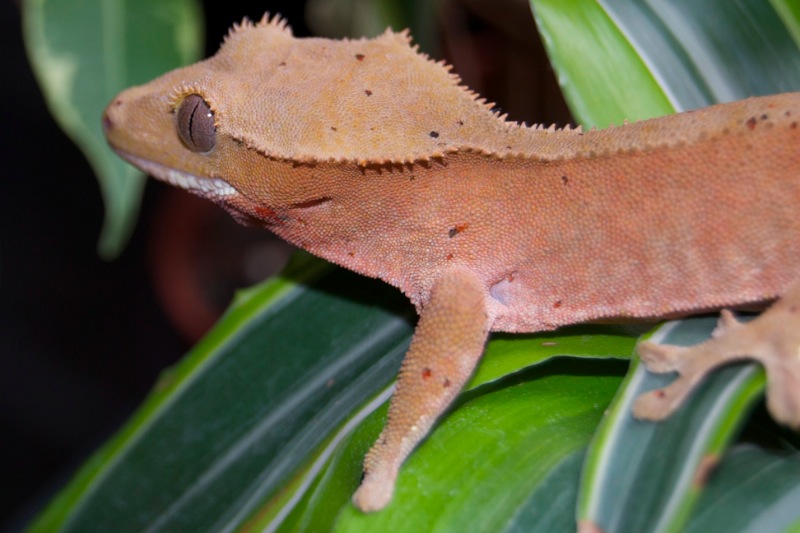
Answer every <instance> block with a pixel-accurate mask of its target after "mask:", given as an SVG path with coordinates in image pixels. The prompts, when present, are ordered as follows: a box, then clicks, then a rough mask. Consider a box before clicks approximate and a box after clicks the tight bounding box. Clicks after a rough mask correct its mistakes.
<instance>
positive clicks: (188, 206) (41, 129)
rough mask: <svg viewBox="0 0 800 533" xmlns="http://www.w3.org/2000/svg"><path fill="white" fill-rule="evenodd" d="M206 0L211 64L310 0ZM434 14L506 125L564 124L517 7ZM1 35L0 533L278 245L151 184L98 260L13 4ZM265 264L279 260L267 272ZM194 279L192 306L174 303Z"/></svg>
mask: <svg viewBox="0 0 800 533" xmlns="http://www.w3.org/2000/svg"><path fill="white" fill-rule="evenodd" d="M206 4H207V5H206V8H205V16H206V29H207V44H206V55H210V54H213V53H214V52H215V51H216V49H217V47H218V45H219V43H220V42H221V40H222V38H223V36H224V35H225V33H226V32H227V29H228V27H229V26H230V25H231V24H232V23H233V22H235V21H239V20H241V18H242V17H243V16H245V15H247V16H249V17H250V18H252V19H259V18H260V17H261V15H262V14H263V12H264V11H265V10H269V11H270V12H273V13H276V12H279V13H281V14H282V15H284V16H285V17H286V18H287V19H288V20H289V22H290V24H291V26H292V28H293V30H294V33H295V34H296V35H298V36H304V35H308V29H307V28H306V26H305V19H304V13H303V11H304V2H300V1H263V0H262V1H258V2H253V1H238V0H226V1H225V2H210V1H209V2H206ZM210 6H213V9H212V8H211V7H210ZM442 6H443V7H442V8H441V9H440V10H439V13H438V14H437V17H438V19H437V25H439V26H441V28H442V35H443V37H442V39H441V43H440V47H439V49H438V50H435V51H434V50H430V51H429V52H430V53H432V54H434V55H436V56H437V58H444V59H447V60H448V61H450V62H451V63H453V64H454V66H455V70H456V71H457V72H459V74H461V75H462V77H463V78H464V81H465V83H466V84H467V85H469V86H470V87H472V88H473V89H476V90H477V91H478V92H480V93H482V94H483V95H484V96H487V97H488V98H489V100H491V101H495V102H498V103H499V104H500V106H501V107H502V108H503V111H504V112H509V114H510V118H512V119H515V120H521V121H524V120H527V121H533V120H535V121H537V122H546V123H548V124H549V123H550V122H552V121H558V122H559V123H563V122H564V121H565V119H566V118H567V115H566V112H565V107H564V104H563V102H562V101H561V99H560V96H559V94H558V90H557V87H556V86H555V83H554V81H553V79H552V75H551V73H550V72H549V70H548V66H547V63H546V59H545V57H544V54H543V51H542V49H541V46H540V44H539V41H538V36H537V35H536V33H535V28H534V25H533V18H532V17H531V15H530V12H529V7H528V3H527V2H526V1H524V0H506V1H502V2H500V1H494V2H487V1H484V2H481V1H477V0H472V1H467V0H464V1H456V0H452V1H444V2H442ZM0 24H2V31H0V40H2V41H0V53H1V54H2V67H3V71H4V74H3V80H4V81H3V82H2V83H0V116H1V117H2V127H0V155H1V156H2V157H1V158H0V162H2V170H0V176H1V177H0V183H2V188H0V483H1V484H2V485H1V486H0V493H1V494H2V495H3V496H2V498H0V528H2V529H10V530H15V529H18V528H20V527H22V526H23V525H24V524H25V523H26V522H27V521H28V520H30V518H31V517H32V516H33V515H34V514H35V513H36V512H37V511H38V510H39V509H40V508H41V506H42V505H44V504H46V502H47V501H48V500H49V499H50V498H51V497H52V496H53V495H54V493H55V492H56V491H57V490H58V488H59V487H61V486H62V485H63V484H64V483H65V482H67V481H68V480H69V477H70V475H71V473H72V472H74V470H75V469H76V468H78V467H79V466H80V465H81V463H82V462H83V461H84V460H85V459H86V458H87V457H88V456H89V455H90V454H91V452H92V451H93V450H94V449H96V447H97V446H99V445H100V444H101V443H102V442H103V441H104V440H105V439H106V438H108V437H109V436H110V435H111V434H112V433H113V432H114V431H115V430H116V429H117V428H118V427H119V425H120V424H122V423H123V422H124V421H125V419H126V418H127V417H128V416H129V415H130V414H131V412H132V411H133V410H134V409H135V408H136V406H137V405H138V404H139V402H140V401H141V400H142V398H143V397H144V395H145V394H146V393H147V391H148V390H149V389H150V387H151V386H152V385H153V383H154V381H155V380H156V378H157V376H158V374H159V372H160V371H161V370H162V369H163V368H165V367H167V366H169V365H171V364H173V363H175V362H176V361H177V360H178V359H179V358H180V356H181V355H182V354H183V353H185V352H186V351H187V350H188V349H189V347H190V346H191V345H192V343H193V342H194V341H195V340H196V339H197V337H198V336H199V335H201V334H202V332H203V330H204V329H205V328H207V327H208V325H209V324H210V323H211V322H212V321H213V319H214V317H215V316H216V315H217V314H218V313H219V312H221V310H222V309H224V306H225V305H226V304H227V302H228V301H229V299H230V297H231V295H232V292H233V290H234V288H235V287H236V286H239V285H243V284H248V283H252V282H253V281H256V280H257V279H259V278H260V277H263V276H264V275H266V274H268V273H269V272H270V271H271V270H273V269H274V268H278V267H279V266H280V261H281V258H282V257H284V256H285V253H286V249H285V248H283V247H280V246H277V245H275V244H274V242H273V241H271V240H270V237H269V236H268V235H267V234H263V233H262V232H258V233H257V234H254V233H253V232H252V231H250V230H245V229H243V228H239V227H237V226H235V225H234V224H233V223H232V222H230V221H229V220H228V218H227V215H224V214H222V211H221V210H217V209H216V208H214V207H213V206H211V205H210V204H206V203H203V202H200V201H196V200H195V199H194V198H193V197H190V196H189V195H188V194H185V193H183V192H179V191H173V190H171V189H169V188H168V187H166V186H164V185H162V184H159V183H155V182H153V181H152V180H151V181H150V182H149V183H148V185H147V188H146V190H145V194H144V198H143V203H142V210H141V214H140V219H139V222H138V224H137V227H136V230H135V232H134V234H133V237H132V239H131V241H130V243H129V244H128V246H127V247H126V249H125V251H124V252H123V253H122V254H121V256H120V257H119V258H117V259H116V260H113V261H104V260H102V259H100V258H99V257H98V255H97V251H96V250H97V248H96V246H97V239H98V236H99V231H100V228H101V224H102V217H103V205H102V202H101V197H100V192H99V188H98V185H97V182H96V180H95V178H94V176H93V174H92V171H91V169H90V168H89V166H88V164H87V163H86V161H85V159H84V158H83V156H82V155H81V153H80V152H79V151H78V150H77V149H76V148H75V146H74V145H73V144H72V142H71V141H70V140H69V139H67V138H66V137H65V136H64V135H63V134H62V133H61V131H60V130H59V129H58V127H57V126H56V124H55V122H54V121H53V119H52V118H51V117H50V115H49V113H48V111H47V109H46V108H45V105H44V101H43V99H42V96H41V93H40V91H39V89H38V87H37V86H36V83H35V80H34V78H33V75H32V73H31V70H30V67H29V66H28V63H27V59H26V57H25V53H24V47H23V43H22V35H21V28H20V6H19V4H18V3H17V2H13V1H11V0H5V1H0ZM395 29H396V30H399V29H401V28H395ZM98 120H99V117H98ZM209 228H211V230H209ZM273 252H274V253H273ZM266 256H269V257H272V256H276V257H277V259H276V263H275V264H274V265H272V266H268V267H264V266H263V265H264V264H265V263H268V262H269V261H267V260H266V259H267V257H266ZM176 258H177V259H176ZM254 263H255V266H254ZM189 271H191V273H190V272H189ZM187 280H194V281H195V282H196V283H194V285H192V284H191V283H190V284H189V285H190V286H194V287H195V288H196V289H197V290H196V291H195V292H196V293H197V294H195V297H196V299H195V300H192V299H191V298H188V300H187V298H182V297H181V295H180V294H177V295H176V292H180V291H178V289H176V287H184V286H186V285H187ZM189 288H191V287H189Z"/></svg>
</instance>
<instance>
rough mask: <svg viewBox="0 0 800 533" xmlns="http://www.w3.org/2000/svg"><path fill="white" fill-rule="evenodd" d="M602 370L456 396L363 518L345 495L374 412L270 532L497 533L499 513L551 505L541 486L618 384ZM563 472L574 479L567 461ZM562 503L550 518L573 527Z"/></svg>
mask: <svg viewBox="0 0 800 533" xmlns="http://www.w3.org/2000/svg"><path fill="white" fill-rule="evenodd" d="M616 368H617V369H619V368H620V366H617V367H616ZM608 372H609V368H608V366H607V365H606V364H604V362H603V361H598V360H594V361H589V360H587V361H585V362H577V361H571V360H569V361H568V360H558V361H551V362H550V363H548V364H545V365H541V366H539V367H536V369H533V370H529V371H527V372H524V373H523V374H522V375H518V376H515V377H512V378H507V379H508V381H507V382H505V383H502V384H497V386H487V387H485V388H483V390H481V389H478V390H476V391H474V392H473V393H471V394H468V395H466V396H465V397H462V399H461V400H460V401H459V402H458V405H457V406H456V408H455V409H453V410H452V411H451V412H450V414H449V415H448V416H447V417H446V418H445V419H444V420H443V421H442V422H441V424H440V425H439V426H438V427H437V428H436V432H435V436H434V437H432V438H429V439H428V440H426V441H425V442H424V443H423V444H422V445H421V446H420V447H419V448H418V449H417V450H415V452H414V454H413V455H412V456H411V457H410V458H409V460H408V461H407V462H406V464H405V465H404V467H403V469H402V471H401V474H400V477H399V479H398V484H397V489H396V493H395V496H394V498H393V500H392V502H391V503H390V504H389V506H388V507H387V508H386V509H384V510H383V511H381V512H379V513H373V514H369V515H365V514H363V513H360V512H358V511H356V510H355V508H354V507H352V505H350V503H349V498H350V495H352V493H353V491H354V490H355V488H356V487H357V484H358V481H359V479H360V474H361V460H362V458H363V454H364V452H365V451H366V449H367V447H368V446H369V445H371V444H372V442H373V441H374V439H375V438H376V437H377V434H378V432H379V431H380V429H381V426H382V422H383V418H384V414H385V410H381V411H380V412H379V413H377V416H375V415H373V419H372V420H370V421H369V423H368V424H366V425H365V426H364V427H363V429H360V430H359V431H357V432H356V433H355V434H353V436H352V437H351V438H350V439H349V441H348V442H346V443H345V444H346V445H345V446H341V447H340V448H339V449H338V451H337V454H336V455H335V456H334V457H333V459H332V461H331V462H330V463H329V464H328V465H327V466H326V468H325V469H324V471H323V472H321V473H320V475H319V477H318V482H317V483H316V484H315V485H314V487H313V490H310V491H309V492H308V494H307V495H306V496H305V497H304V498H303V500H302V501H300V502H299V503H298V505H297V508H296V509H295V512H294V513H293V516H291V517H289V519H288V520H287V521H286V522H285V523H283V524H282V527H280V528H279V529H277V530H278V531H297V530H301V531H326V530H330V529H331V526H334V527H333V530H335V531H386V532H389V531H432V530H437V531H454V532H455V531H467V530H472V531H503V530H504V529H506V528H509V527H511V525H513V524H514V523H516V522H515V521H513V520H512V521H511V522H510V521H509V517H513V516H516V515H518V514H523V515H524V514H525V513H526V512H527V509H528V506H530V505H534V506H536V507H539V508H542V507H544V506H549V505H551V504H553V503H555V501H554V497H556V499H558V495H557V494H554V493H552V492H549V491H547V490H544V489H545V487H547V486H552V485H554V484H555V485H556V486H559V485H561V484H563V483H562V482H563V479H561V478H559V477H555V478H554V476H555V475H556V473H557V472H559V471H563V469H565V468H566V467H565V466H564V465H563V463H564V462H565V461H568V460H569V459H571V460H572V461H573V462H574V455H575V453H577V452H579V451H580V450H581V449H582V448H583V447H584V446H585V445H586V443H587V442H588V440H589V438H590V437H591V434H592V432H593V431H594V428H595V426H596V424H597V421H598V420H599V418H600V416H601V415H602V411H603V409H604V407H605V406H606V405H607V403H608V401H609V399H610V397H611V396H612V395H613V393H614V390H615V389H616V387H617V385H618V384H619V381H620V377H619V376H618V375H616V374H613V373H612V374H609V373H608ZM568 466H570V467H571V468H572V472H573V473H572V476H573V477H572V481H573V482H574V481H575V480H576V479H577V471H576V470H575V468H574V467H575V465H574V464H573V463H572V462H570V463H568ZM559 469H561V470H559ZM342 480H346V481H345V482H343V481H342ZM461 488H463V489H461ZM563 503H564V502H562V508H563V507H568V508H569V512H568V513H566V517H565V516H564V514H563V513H561V512H556V513H554V515H553V517H552V519H553V520H554V521H559V520H560V521H562V522H563V521H565V519H566V520H567V521H569V523H571V524H574V522H573V519H572V516H571V515H572V509H573V504H572V502H570V503H569V504H568V505H567V506H564V505H563ZM273 525H274V524H260V525H259V527H267V528H269V529H271V527H272V526H273Z"/></svg>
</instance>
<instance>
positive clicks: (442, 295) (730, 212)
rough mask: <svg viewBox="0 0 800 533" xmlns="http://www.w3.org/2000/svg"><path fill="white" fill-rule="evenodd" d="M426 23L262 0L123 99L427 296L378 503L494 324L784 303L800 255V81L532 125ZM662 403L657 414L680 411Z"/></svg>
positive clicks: (236, 186) (373, 466)
mask: <svg viewBox="0 0 800 533" xmlns="http://www.w3.org/2000/svg"><path fill="white" fill-rule="evenodd" d="M409 41H410V40H409V37H408V36H407V34H404V33H401V34H395V33H391V32H387V33H385V34H384V35H382V36H380V37H378V38H376V39H372V40H366V39H361V40H345V41H331V40H327V39H297V38H295V37H293V36H292V34H291V31H290V30H289V28H288V27H287V25H286V24H285V22H283V21H282V20H280V19H278V18H274V19H272V20H269V19H268V18H266V17H265V18H264V19H263V20H262V21H261V22H259V23H256V24H253V23H250V22H247V21H245V22H244V23H243V24H242V25H239V26H236V27H235V28H234V30H233V31H232V32H231V34H230V35H229V36H228V38H227V39H226V42H225V43H224V44H223V46H222V47H221V49H220V51H219V52H218V53H217V54H216V55H215V56H214V57H212V58H210V59H208V60H205V61H203V62H200V63H198V64H196V65H192V66H189V67H185V68H183V69H178V70H176V71H173V72H171V73H168V74H165V75H164V76H162V77H161V78H158V79H156V80H154V81H153V82H151V83H149V84H147V85H143V86H140V87H134V88H131V89H129V90H127V91H125V92H123V93H122V94H120V95H119V96H118V97H117V98H116V99H115V100H114V101H113V102H112V103H111V104H110V105H109V107H108V108H107V110H106V112H105V114H104V118H103V121H104V128H105V131H106V135H107V138H108V141H109V143H110V144H111V146H112V147H113V148H114V149H115V150H116V151H117V153H118V154H119V155H120V156H122V157H123V158H124V159H126V160H128V161H130V162H131V163H133V164H134V165H136V166H138V167H140V168H142V169H143V170H145V171H146V172H148V173H150V174H151V175H153V176H155V177H156V178H159V179H161V180H164V181H167V182H170V183H172V184H174V185H177V186H180V187H183V188H186V189H188V190H191V191H192V192H194V193H196V194H200V195H202V196H204V197H206V198H209V199H210V200H212V201H214V202H216V203H218V204H220V205H222V206H223V207H225V208H226V209H227V210H228V211H230V212H231V214H232V215H233V216H234V217H236V218H237V219H238V220H239V221H241V222H243V223H247V224H255V225H260V226H263V227H266V228H268V229H270V230H271V231H273V232H275V233H276V234H278V235H280V236H281V237H283V238H284V239H286V240H287V241H289V242H291V243H293V244H295V245H297V246H299V247H302V248H304V249H306V250H308V251H310V252H312V253H314V254H316V255H319V256H321V257H324V258H326V259H328V260H330V261H332V262H334V263H337V264H339V265H342V266H344V267H346V268H349V269H351V270H354V271H357V272H360V273H362V274H365V275H368V276H372V277H378V278H380V279H383V280H384V281H386V282H388V283H390V284H392V285H394V286H396V287H398V288H399V289H400V290H402V291H403V292H404V293H405V294H406V295H407V296H408V297H409V298H410V300H411V301H412V302H413V304H414V305H415V306H416V308H417V311H418V312H419V314H420V322H419V324H418V326H417V331H416V332H415V335H414V339H413V341H412V345H411V348H410V350H409V353H408V354H407V356H406V359H405V361H404V363H403V367H402V369H401V372H400V376H399V378H398V387H397V392H396V394H395V396H394V398H393V400H392V404H391V407H390V411H389V419H388V422H387V426H386V428H385V429H384V432H383V433H382V434H381V437H380V438H379V439H378V442H377V443H376V444H375V446H374V447H373V449H372V450H371V451H370V453H369V454H368V456H367V459H366V461H365V478H364V481H363V483H362V486H361V488H360V489H359V491H358V492H357V493H356V495H355V497H354V502H355V503H356V505H357V506H359V507H360V508H361V509H363V510H377V509H380V508H381V507H383V506H384V505H385V504H386V503H388V501H389V499H390V498H391V493H392V488H393V486H394V481H395V478H396V476H397V472H398V469H399V467H400V465H401V463H402V461H403V460H404V459H405V457H406V456H407V455H408V454H409V453H410V452H411V450H412V449H413V447H414V446H415V445H416V443H417V442H418V441H419V440H420V439H421V438H422V437H423V436H424V435H425V434H426V433H427V431H428V430H429V429H430V427H431V426H432V424H433V423H434V422H435V420H436V418H437V416H438V415H439V414H441V412H443V411H444V409H446V407H447V406H448V405H449V403H450V402H451V401H452V399H453V398H454V397H455V396H456V395H457V393H458V392H459V390H460V389H461V387H462V386H463V384H464V383H465V381H466V380H467V379H468V377H469V375H470V374H471V372H472V371H473V369H474V367H475V365H476V364H477V362H478V360H479V358H480V356H481V354H482V352H483V346H484V343H485V341H486V337H487V335H488V333H489V332H490V331H507V332H536V331H544V330H551V329H555V328H557V327H560V326H563V325H567V324H575V323H580V322H589V321H596V322H597V321H599V322H604V321H620V320H655V319H662V318H667V317H674V316H682V315H686V314H690V313H697V312H702V311H708V310H713V309H719V308H724V307H732V306H742V305H759V304H764V303H766V302H769V301H771V300H774V299H775V298H777V297H780V296H782V295H785V294H787V292H789V290H790V287H791V286H792V284H793V280H794V279H795V278H796V277H797V275H796V267H795V265H797V264H798V262H800V217H797V216H796V208H797V206H798V205H800V178H798V175H797V169H798V168H800V150H798V147H800V129H798V127H797V125H798V121H799V120H800V94H785V95H776V96H770V97H763V98H753V99H749V100H745V101H741V102H735V103H730V104H725V105H721V106H713V107H710V108H706V109H702V110H698V111H693V112H690V113H683V114H679V115H673V116H669V117H662V118H658V119H653V120H648V121H643V122H638V123H634V124H629V125H625V126H620V127H612V128H609V129H606V130H602V131H589V132H583V131H580V130H575V129H569V128H567V129H563V130H555V129H554V128H550V129H544V128H541V127H534V128H529V127H526V126H522V125H518V124H516V123H510V122H507V121H506V120H505V117H503V116H498V115H497V114H496V113H494V112H493V111H492V110H491V106H489V105H487V104H486V103H485V102H484V101H483V100H481V99H479V97H478V96H477V95H476V94H474V93H472V92H471V91H469V90H468V89H466V88H464V87H461V86H460V85H459V81H458V78H457V77H455V76H454V75H453V74H451V73H450V72H449V68H448V67H446V66H445V65H443V64H442V63H435V62H433V61H431V60H429V59H428V58H426V57H425V56H423V55H421V54H419V53H418V52H417V51H416V49H415V48H413V47H412V46H410V44H409ZM723 362H724V361H723ZM762 362H764V361H762ZM765 364H766V362H765ZM777 394H779V393H776V395H777ZM787 394H788V393H787ZM789 403H790V404H791V402H789ZM657 404H658V402H656V403H655V404H654V405H655V411H654V412H649V411H648V412H643V413H642V414H643V415H644V416H647V417H649V418H658V417H660V416H663V415H664V414H665V413H666V411H665V412H658V409H659V408H658V405H657ZM672 408H674V407H670V409H672ZM645 411H646V409H645ZM789 412H790V414H788V415H785V416H784V419H783V420H782V421H784V422H786V423H790V424H792V425H795V426H797V425H800V408H798V409H797V410H796V411H795V410H793V409H789ZM787 417H788V418H787Z"/></svg>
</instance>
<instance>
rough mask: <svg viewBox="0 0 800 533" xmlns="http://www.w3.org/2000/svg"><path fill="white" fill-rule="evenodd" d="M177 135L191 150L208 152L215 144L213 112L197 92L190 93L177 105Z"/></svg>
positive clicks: (215, 134)
mask: <svg viewBox="0 0 800 533" xmlns="http://www.w3.org/2000/svg"><path fill="white" fill-rule="evenodd" d="M178 135H180V137H181V140H182V141H183V144H185V145H186V147H187V148H188V149H189V150H191V151H192V152H208V151H209V150H211V149H212V148H214V145H215V144H217V128H216V127H215V126H214V113H213V112H212V111H211V108H210V107H208V104H207V103H206V101H205V100H203V97H202V96H200V95H199V94H190V95H189V96H187V97H186V98H184V99H183V102H181V103H180V105H179V106H178Z"/></svg>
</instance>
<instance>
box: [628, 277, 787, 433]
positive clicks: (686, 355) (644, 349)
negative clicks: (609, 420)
mask: <svg viewBox="0 0 800 533" xmlns="http://www.w3.org/2000/svg"><path fill="white" fill-rule="evenodd" d="M638 351H639V356H640V357H641V358H642V361H644V363H645V365H646V366H647V368H648V369H649V370H650V371H652V372H656V373H663V372H678V374H679V377H678V378H677V379H676V380H675V381H674V382H673V383H671V384H670V385H669V386H667V387H665V388H663V389H658V390H655V391H650V392H648V393H645V394H642V395H641V396H639V398H637V399H636V402H635V404H634V407H633V414H634V416H636V417H637V418H644V419H648V420H662V419H664V418H666V417H667V416H669V415H670V414H671V413H672V412H673V411H674V410H675V409H677V408H678V407H679V406H680V405H681V403H682V402H683V400H684V399H685V398H686V396H688V395H689V393H690V392H691V391H692V390H693V389H694V387H695V386H696V385H697V384H698V383H699V382H700V381H701V380H702V378H703V377H705V376H706V374H708V373H709V372H710V371H711V370H713V369H715V368H717V367H719V366H721V365H724V364H726V363H730V362H733V361H738V360H743V359H753V360H756V361H758V362H759V363H761V364H762V365H764V368H765V369H766V372H767V408H768V409H769V411H770V413H771V414H772V416H773V417H774V418H775V420H777V421H778V422H780V423H782V424H786V425H787V426H790V427H792V428H794V429H800V283H796V284H794V285H793V286H792V287H791V288H790V289H789V291H788V292H787V293H786V294H785V295H784V296H783V298H781V299H780V300H778V301H777V302H775V303H774V304H773V305H772V307H770V308H769V309H767V310H766V311H765V312H764V313H762V314H761V316H759V317H757V318H756V319H754V320H752V321H751V322H747V323H740V322H738V321H737V320H736V319H735V318H733V315H732V314H731V313H730V312H729V311H723V313H722V317H721V319H720V325H719V326H718V327H717V329H716V330H715V331H714V334H713V335H712V338H711V339H709V340H707V341H705V342H703V343H700V344H697V345H695V346H688V347H683V346H667V345H659V344H653V343H649V342H644V343H642V344H640V345H639V348H638Z"/></svg>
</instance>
